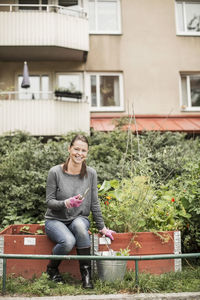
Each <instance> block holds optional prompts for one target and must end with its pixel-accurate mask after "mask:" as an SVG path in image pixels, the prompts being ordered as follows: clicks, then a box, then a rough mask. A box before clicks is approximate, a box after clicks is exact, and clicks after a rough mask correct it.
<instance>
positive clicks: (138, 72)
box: [86, 0, 200, 114]
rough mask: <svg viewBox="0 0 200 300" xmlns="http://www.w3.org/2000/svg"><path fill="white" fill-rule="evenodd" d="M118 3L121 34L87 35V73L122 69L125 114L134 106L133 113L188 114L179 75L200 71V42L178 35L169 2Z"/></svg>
mask: <svg viewBox="0 0 200 300" xmlns="http://www.w3.org/2000/svg"><path fill="white" fill-rule="evenodd" d="M121 4H122V35H119V36H114V35H113V36H109V35H108V36H106V35H102V36H101V35H100V36H99V35H91V36H90V52H89V55H88V61H87V64H86V70H90V71H91V70H95V71H102V70H107V71H122V72H123V74H124V94H125V102H126V105H125V106H126V110H127V109H128V102H134V110H135V113H136V114H168V113H170V114H186V113H185V112H181V108H180V95H179V94H180V92H179V73H180V71H199V70H200V60H199V53H200V38H199V37H191V36H190V37H186V36H184V37H183V36H177V35H176V24H175V3H174V1H173V0H165V1H163V0H151V1H150V0H139V1H138V0H122V1H121ZM129 110H130V108H129Z"/></svg>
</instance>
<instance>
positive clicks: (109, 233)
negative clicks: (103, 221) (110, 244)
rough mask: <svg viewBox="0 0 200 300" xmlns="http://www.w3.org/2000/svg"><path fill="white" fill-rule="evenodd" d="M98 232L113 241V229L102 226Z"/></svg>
mask: <svg viewBox="0 0 200 300" xmlns="http://www.w3.org/2000/svg"><path fill="white" fill-rule="evenodd" d="M99 232H100V233H101V234H103V235H105V236H107V237H109V238H110V239H111V240H112V241H114V237H113V236H112V234H113V233H115V231H113V230H110V229H109V228H106V227H104V228H103V229H101V230H99Z"/></svg>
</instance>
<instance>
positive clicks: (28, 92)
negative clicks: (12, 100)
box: [18, 75, 49, 100]
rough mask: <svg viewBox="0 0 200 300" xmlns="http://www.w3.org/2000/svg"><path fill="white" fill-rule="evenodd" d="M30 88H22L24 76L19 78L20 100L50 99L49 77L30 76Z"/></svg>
mask: <svg viewBox="0 0 200 300" xmlns="http://www.w3.org/2000/svg"><path fill="white" fill-rule="evenodd" d="M29 79H30V87H29V88H26V89H25V88H22V87H21V84H22V80H23V76H18V92H19V97H18V98H19V99H33V100H34V99H36V100H37V99H44V100H45V99H48V98H49V76H48V75H34V76H29Z"/></svg>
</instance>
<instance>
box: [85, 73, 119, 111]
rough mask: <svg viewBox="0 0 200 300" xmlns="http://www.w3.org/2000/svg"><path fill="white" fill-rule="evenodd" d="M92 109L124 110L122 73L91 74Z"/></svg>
mask: <svg viewBox="0 0 200 300" xmlns="http://www.w3.org/2000/svg"><path fill="white" fill-rule="evenodd" d="M89 98H90V106H91V111H120V110H123V91H122V75H121V74H113V73H110V74H106V73H105V74H89Z"/></svg>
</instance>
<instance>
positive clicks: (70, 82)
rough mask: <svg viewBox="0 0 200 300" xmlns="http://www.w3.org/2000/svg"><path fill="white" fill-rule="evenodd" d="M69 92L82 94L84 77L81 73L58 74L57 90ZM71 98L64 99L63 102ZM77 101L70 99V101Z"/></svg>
mask: <svg viewBox="0 0 200 300" xmlns="http://www.w3.org/2000/svg"><path fill="white" fill-rule="evenodd" d="M57 88H58V89H60V90H69V91H71V92H72V93H74V92H82V75H81V73H68V74H57V86H56V89H57ZM67 99H69V97H67V98H66V97H62V100H67ZM71 100H74V101H76V99H72V98H70V101H71Z"/></svg>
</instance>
